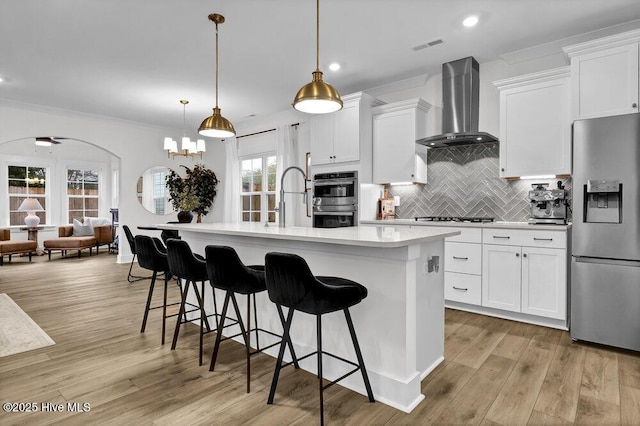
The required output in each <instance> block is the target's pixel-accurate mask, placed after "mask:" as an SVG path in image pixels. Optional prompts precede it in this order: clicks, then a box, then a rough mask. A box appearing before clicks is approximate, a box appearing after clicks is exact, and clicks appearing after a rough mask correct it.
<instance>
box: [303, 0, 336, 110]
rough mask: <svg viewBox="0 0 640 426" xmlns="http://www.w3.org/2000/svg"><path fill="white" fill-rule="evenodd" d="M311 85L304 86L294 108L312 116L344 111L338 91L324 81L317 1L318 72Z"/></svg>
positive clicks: (318, 1) (315, 72)
mask: <svg viewBox="0 0 640 426" xmlns="http://www.w3.org/2000/svg"><path fill="white" fill-rule="evenodd" d="M311 74H312V75H313V79H312V80H311V83H308V84H305V85H304V86H302V88H301V89H300V90H298V93H297V94H296V97H295V98H294V99H293V103H292V105H293V107H294V108H295V109H297V110H298V111H301V112H306V113H310V114H326V113H329V112H335V111H338V110H341V109H342V99H340V94H339V93H338V91H337V90H336V89H334V88H333V86H331V85H330V84H328V83H325V82H324V81H322V71H320V0H316V70H315V71H314V72H312V73H311Z"/></svg>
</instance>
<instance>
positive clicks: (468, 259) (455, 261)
mask: <svg viewBox="0 0 640 426" xmlns="http://www.w3.org/2000/svg"><path fill="white" fill-rule="evenodd" d="M444 258H445V260H444V270H445V271H450V272H462V273H464V274H477V275H480V274H481V273H482V245H480V244H469V243H455V242H449V241H445V243H444Z"/></svg>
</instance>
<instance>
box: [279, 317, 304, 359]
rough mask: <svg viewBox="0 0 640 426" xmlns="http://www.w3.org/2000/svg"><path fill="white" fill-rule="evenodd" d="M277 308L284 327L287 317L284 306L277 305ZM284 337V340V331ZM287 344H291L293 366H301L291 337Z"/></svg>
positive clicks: (290, 351)
mask: <svg viewBox="0 0 640 426" xmlns="http://www.w3.org/2000/svg"><path fill="white" fill-rule="evenodd" d="M276 308H277V310H278V316H280V322H282V327H283V328H284V323H285V319H284V313H282V306H280V305H276ZM282 339H283V341H284V333H283V335H282ZM287 345H288V346H289V353H290V354H291V359H292V362H293V366H294V367H295V368H296V369H298V368H300V365H299V364H298V357H297V356H296V352H295V351H294V350H293V344H292V343H291V339H289V341H288V342H287Z"/></svg>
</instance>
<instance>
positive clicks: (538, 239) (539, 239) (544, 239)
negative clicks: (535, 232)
mask: <svg viewBox="0 0 640 426" xmlns="http://www.w3.org/2000/svg"><path fill="white" fill-rule="evenodd" d="M533 241H553V238H536V237H533Z"/></svg>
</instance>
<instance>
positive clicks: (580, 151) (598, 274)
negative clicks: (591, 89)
mask: <svg viewBox="0 0 640 426" xmlns="http://www.w3.org/2000/svg"><path fill="white" fill-rule="evenodd" d="M572 204H573V229H572V235H573V236H572V261H571V296H570V297H571V323H570V328H571V337H572V338H573V339H576V340H585V341H589V342H595V343H602V344H605V345H610V346H616V347H620V348H625V349H632V350H636V351H640V114H637V113H636V114H627V115H618V116H612V117H602V118H594V119H588V120H577V121H575V122H574V124H573V203H572Z"/></svg>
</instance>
